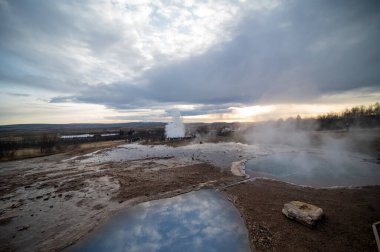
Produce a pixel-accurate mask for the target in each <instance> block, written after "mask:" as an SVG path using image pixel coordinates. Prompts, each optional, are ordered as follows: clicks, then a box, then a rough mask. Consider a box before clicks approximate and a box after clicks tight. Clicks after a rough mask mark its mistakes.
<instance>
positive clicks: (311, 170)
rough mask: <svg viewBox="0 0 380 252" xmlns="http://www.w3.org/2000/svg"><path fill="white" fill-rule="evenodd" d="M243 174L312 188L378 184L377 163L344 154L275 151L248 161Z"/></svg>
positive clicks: (379, 166)
mask: <svg viewBox="0 0 380 252" xmlns="http://www.w3.org/2000/svg"><path fill="white" fill-rule="evenodd" d="M246 173H248V174H249V175H251V176H253V177H255V176H256V177H269V178H275V179H279V180H281V181H285V182H290V183H295V184H298V185H308V186H315V187H331V186H365V185H379V184H380V165H378V164H376V163H373V162H368V161H365V160H362V159H360V158H356V157H350V156H348V155H347V154H346V153H340V152H337V153H329V154H322V153H306V152H290V153H275V154H272V155H268V156H266V157H259V158H256V159H252V160H249V161H248V162H247V164H246Z"/></svg>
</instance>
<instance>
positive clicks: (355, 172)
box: [82, 143, 380, 187]
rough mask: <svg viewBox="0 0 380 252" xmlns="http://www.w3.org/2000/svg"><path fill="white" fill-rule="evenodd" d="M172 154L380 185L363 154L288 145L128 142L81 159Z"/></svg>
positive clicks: (317, 181)
mask: <svg viewBox="0 0 380 252" xmlns="http://www.w3.org/2000/svg"><path fill="white" fill-rule="evenodd" d="M152 157H156V158H160V157H173V158H174V157H175V158H176V160H177V161H178V162H179V163H183V164H189V163H194V162H205V163H210V164H212V165H215V166H218V167H221V168H224V169H230V167H231V163H232V162H234V161H239V160H243V159H246V160H248V162H247V164H246V173H247V174H249V175H251V176H252V177H266V178H273V179H277V180H281V181H284V182H290V183H294V184H297V185H307V186H314V187H332V186H365V185H380V165H379V164H377V163H376V160H374V159H373V158H370V157H368V156H366V155H362V154H358V153H350V152H344V151H332V150H329V151H325V150H323V149H311V148H310V149H308V150H304V149H300V148H296V147H290V146H264V145H247V144H240V143H206V144H191V145H186V146H181V147H176V148H173V147H168V146H165V145H155V146H149V145H140V144H127V145H122V146H119V147H118V148H115V149H112V150H110V151H107V152H104V153H96V154H93V155H89V156H88V158H87V159H85V160H83V161H82V162H84V163H99V162H100V163H101V162H108V161H115V160H120V161H122V160H123V161H126V160H136V159H144V158H152Z"/></svg>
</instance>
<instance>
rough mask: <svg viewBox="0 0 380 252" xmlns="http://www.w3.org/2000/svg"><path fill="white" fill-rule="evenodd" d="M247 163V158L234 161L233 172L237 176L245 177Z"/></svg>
mask: <svg viewBox="0 0 380 252" xmlns="http://www.w3.org/2000/svg"><path fill="white" fill-rule="evenodd" d="M245 163H247V160H246V159H243V160H240V161H236V162H232V164H231V172H232V174H234V175H235V176H240V177H245V176H246V174H245Z"/></svg>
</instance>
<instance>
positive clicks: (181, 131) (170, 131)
mask: <svg viewBox="0 0 380 252" xmlns="http://www.w3.org/2000/svg"><path fill="white" fill-rule="evenodd" d="M165 135H166V138H182V137H185V125H184V124H183V122H182V117H181V113H180V112H179V111H173V112H172V121H171V122H169V123H168V124H166V126H165Z"/></svg>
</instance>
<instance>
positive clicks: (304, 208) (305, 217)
mask: <svg viewBox="0 0 380 252" xmlns="http://www.w3.org/2000/svg"><path fill="white" fill-rule="evenodd" d="M282 213H283V214H284V215H285V216H286V217H288V218H289V219H292V220H295V221H298V222H300V223H302V224H305V225H306V226H308V227H314V226H315V225H316V224H317V222H318V221H319V220H321V219H322V216H323V210H322V208H320V207H317V206H314V205H311V204H308V203H305V202H301V201H291V202H289V203H286V204H284V208H283V209H282Z"/></svg>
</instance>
